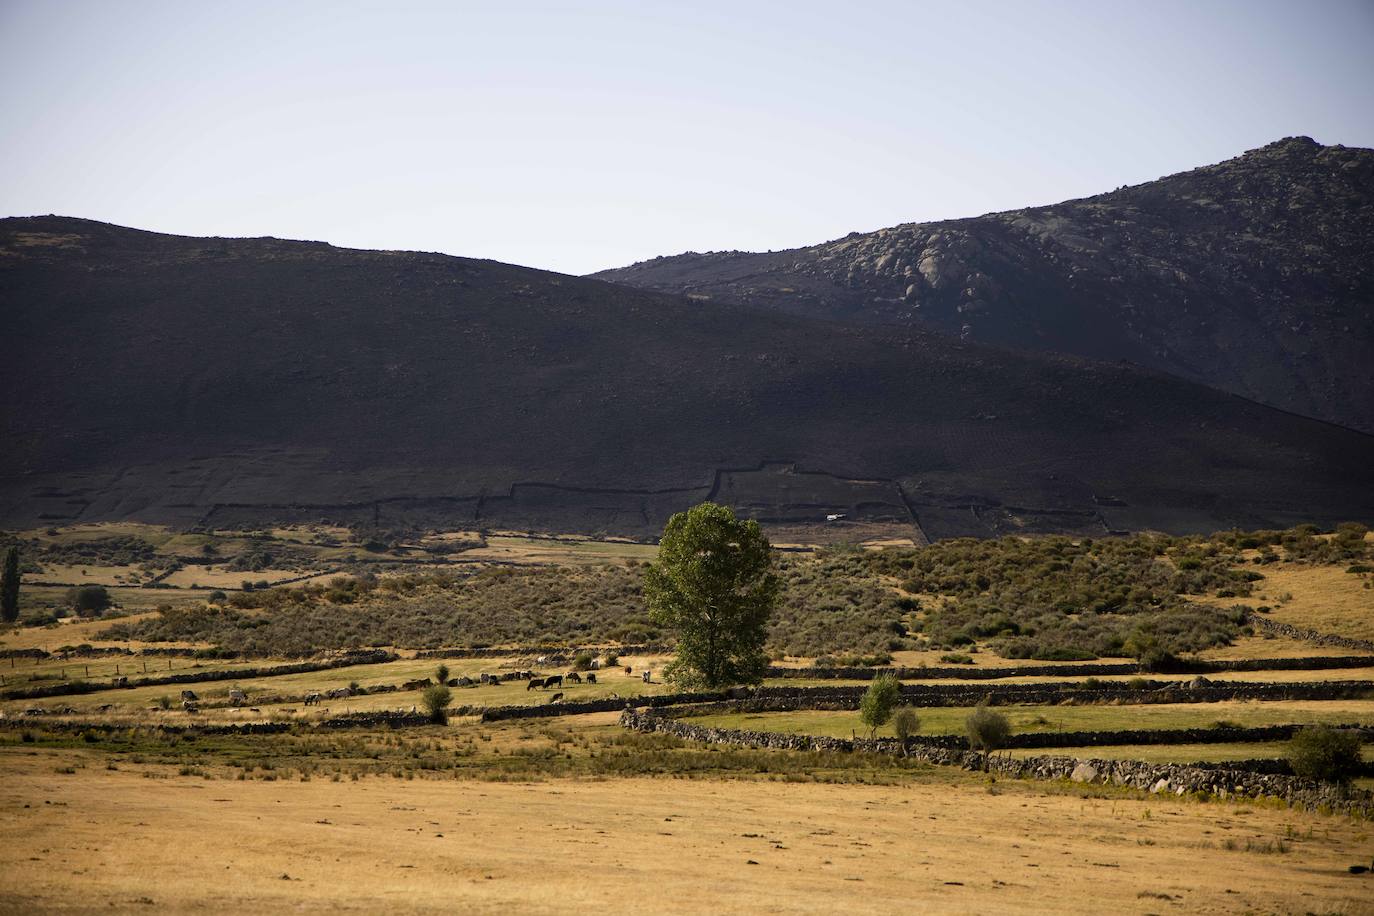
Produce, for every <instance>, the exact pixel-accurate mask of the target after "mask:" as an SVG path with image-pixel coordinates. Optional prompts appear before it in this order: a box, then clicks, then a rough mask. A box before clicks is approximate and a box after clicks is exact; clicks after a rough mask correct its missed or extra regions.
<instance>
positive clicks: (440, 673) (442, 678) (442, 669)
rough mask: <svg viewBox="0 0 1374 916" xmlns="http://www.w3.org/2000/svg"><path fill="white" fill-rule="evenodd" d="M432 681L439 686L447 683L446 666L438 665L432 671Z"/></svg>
mask: <svg viewBox="0 0 1374 916" xmlns="http://www.w3.org/2000/svg"><path fill="white" fill-rule="evenodd" d="M434 681H435V683H438V684H441V685H442V684H447V683H448V665H440V666H439V667H438V668H435V669H434Z"/></svg>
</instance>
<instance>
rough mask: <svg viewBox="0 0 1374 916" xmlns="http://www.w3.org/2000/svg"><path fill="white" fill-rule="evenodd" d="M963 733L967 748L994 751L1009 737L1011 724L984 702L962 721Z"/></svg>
mask: <svg viewBox="0 0 1374 916" xmlns="http://www.w3.org/2000/svg"><path fill="white" fill-rule="evenodd" d="M964 731H965V732H966V733H967V734H968V744H969V747H971V748H973V749H974V750H976V751H995V750H997V749H998V748H1000V747H1002V746H1003V745H1005V744H1006V743H1007V739H1008V738H1010V737H1011V723H1010V722H1008V721H1007V717H1006V716H1004V715H1002V714H1001V713H1000V712H993V711H992V710H991V709H989V708H988V705H987V701H986V700H984V701H983V702H982V703H979V704H978V707H977V708H976V709H974V710H973V712H971V713H969V716H968V718H967V719H965V720H964Z"/></svg>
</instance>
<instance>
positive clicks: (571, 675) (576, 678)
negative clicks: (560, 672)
mask: <svg viewBox="0 0 1374 916" xmlns="http://www.w3.org/2000/svg"><path fill="white" fill-rule="evenodd" d="M568 680H569V681H570V682H571V683H573V684H580V683H582V675H580V674H578V673H577V672H576V671H570V672H568Z"/></svg>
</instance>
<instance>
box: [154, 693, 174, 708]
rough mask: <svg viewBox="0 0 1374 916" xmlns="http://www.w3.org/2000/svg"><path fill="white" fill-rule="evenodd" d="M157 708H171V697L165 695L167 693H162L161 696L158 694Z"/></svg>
mask: <svg viewBox="0 0 1374 916" xmlns="http://www.w3.org/2000/svg"><path fill="white" fill-rule="evenodd" d="M157 708H158V709H171V708H172V698H171V697H169V696H167V694H165V693H164V694H163V695H162V696H160V697H158V698H157Z"/></svg>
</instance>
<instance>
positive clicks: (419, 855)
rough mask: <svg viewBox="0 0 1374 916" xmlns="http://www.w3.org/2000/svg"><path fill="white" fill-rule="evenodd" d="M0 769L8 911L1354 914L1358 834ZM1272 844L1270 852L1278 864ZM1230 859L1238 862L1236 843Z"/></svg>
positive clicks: (1033, 795) (684, 788)
mask: <svg viewBox="0 0 1374 916" xmlns="http://www.w3.org/2000/svg"><path fill="white" fill-rule="evenodd" d="M85 759H86V758H85V755H83V754H81V752H70V751H63V752H51V751H37V752H23V751H9V752H6V753H5V754H4V756H3V757H0V775H3V779H0V813H2V814H3V817H4V821H5V823H6V834H7V841H6V843H5V844H3V845H0V909H2V910H4V911H7V912H26V913H32V912H95V911H99V912H127V911H136V912H144V913H146V912H189V911H197V912H202V913H235V914H238V913H243V912H278V911H283V910H287V909H291V910H295V911H304V912H335V911H346V912H439V911H443V912H448V913H451V912H461V913H498V912H499V913H502V914H507V913H558V914H566V913H569V912H596V911H602V910H605V911H613V912H625V911H629V912H655V913H711V914H716V913H721V912H774V913H835V912H845V913H887V912H896V911H907V912H958V913H986V912H998V913H1027V912H1054V913H1103V912H1134V913H1139V912H1166V911H1170V910H1173V911H1179V912H1196V913H1230V912H1237V913H1239V912H1338V913H1356V912H1368V911H1369V897H1368V889H1369V884H1368V879H1362V878H1357V877H1353V876H1351V875H1349V874H1348V873H1347V872H1346V869H1347V866H1349V865H1352V864H1356V863H1367V862H1368V859H1369V847H1368V826H1367V825H1365V824H1352V823H1350V822H1348V821H1345V820H1342V819H1339V818H1333V817H1320V816H1315V815H1307V814H1301V813H1297V812H1291V811H1286V810H1276V809H1272V808H1265V807H1260V806H1254V805H1241V806H1233V805H1198V804H1192V803H1187V802H1179V801H1173V800H1165V799H1144V800H1138V799H1091V798H1078V797H1069V796H1062V795H1052V794H1044V793H1042V792H1041V791H1039V789H1038V787H1036V786H1034V785H1030V784H1017V783H1013V784H1008V783H1005V782H1003V783H999V784H998V785H997V786H995V787H991V788H992V789H995V794H994V793H993V792H990V791H989V787H988V786H986V785H985V784H983V783H981V782H980V781H978V780H975V779H973V778H971V777H970V778H968V779H965V780H964V781H963V782H961V783H959V784H956V785H947V784H943V785H939V786H932V785H919V784H918V785H907V786H901V787H876V786H864V785H841V786H835V785H830V786H827V785H813V784H784V783H775V782H761V781H715V780H700V781H698V780H654V779H612V780H606V781H579V780H557V781H551V782H542V783H537V784H501V783H482V782H470V781H439V780H424V779H420V780H413V781H402V780H396V779H390V778H369V779H363V780H361V781H358V782H342V783H332V782H325V781H320V780H314V781H311V782H281V781H278V782H258V781H252V780H250V781H243V782H231V781H221V780H213V781H207V780H204V779H200V778H194V777H178V776H171V775H169V774H168V771H166V770H165V769H164V770H162V771H160V772H157V771H156V770H155V769H154V768H149V769H147V770H144V771H143V772H150V773H155V775H158V776H166V778H155V779H146V778H142V775H141V773H140V772H133V771H126V770H120V771H106V770H103V769H93V768H84V769H83V768H77V769H75V771H74V772H73V773H71V774H64V773H59V772H57V770H58V769H59V768H66V767H71V766H76V767H80V766H81V764H82V763H83V761H84V760H85ZM1280 841H1282V843H1283V848H1284V849H1286V850H1287V851H1286V852H1278V851H1277V850H1278V848H1279V843H1280ZM1247 847H1248V849H1247Z"/></svg>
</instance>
